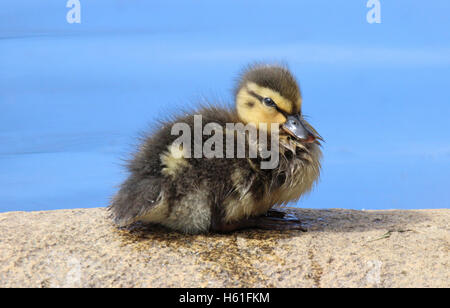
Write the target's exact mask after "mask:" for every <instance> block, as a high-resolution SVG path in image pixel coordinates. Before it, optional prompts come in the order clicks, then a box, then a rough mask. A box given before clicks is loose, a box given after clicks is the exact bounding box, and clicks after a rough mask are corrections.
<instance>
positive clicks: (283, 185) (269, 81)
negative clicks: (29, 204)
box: [108, 64, 323, 234]
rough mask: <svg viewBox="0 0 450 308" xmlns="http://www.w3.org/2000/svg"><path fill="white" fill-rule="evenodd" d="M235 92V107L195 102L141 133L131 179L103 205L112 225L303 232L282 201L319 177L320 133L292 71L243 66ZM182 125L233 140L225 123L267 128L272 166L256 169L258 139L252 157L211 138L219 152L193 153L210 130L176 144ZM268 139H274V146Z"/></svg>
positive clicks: (191, 231) (200, 230)
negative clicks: (311, 121) (305, 111)
mask: <svg viewBox="0 0 450 308" xmlns="http://www.w3.org/2000/svg"><path fill="white" fill-rule="evenodd" d="M234 94H235V95H234V96H235V108H227V107H223V106H214V105H204V106H200V107H198V108H197V109H196V110H194V111H192V112H185V113H183V114H181V115H178V116H175V117H173V118H172V119H169V120H165V121H162V122H161V123H159V126H158V128H157V129H156V130H154V131H153V132H152V133H149V134H148V135H147V136H146V137H144V138H143V142H142V144H141V146H140V147H139V149H138V150H137V151H136V153H135V154H134V155H133V157H132V159H131V160H129V162H128V165H127V168H128V171H129V177H128V178H127V179H126V181H125V182H124V183H122V184H121V186H120V189H119V191H118V192H117V194H116V195H115V196H114V197H113V198H112V200H111V202H110V205H109V207H108V208H109V210H110V212H111V214H112V217H113V219H114V221H115V223H116V224H117V225H118V226H126V225H129V224H131V223H134V222H136V221H141V222H143V223H152V224H161V225H163V226H165V227H168V228H169V229H173V230H177V231H181V232H184V233H189V234H196V233H205V232H231V231H234V230H238V229H243V228H261V229H275V230H292V229H295V230H304V229H303V227H302V225H301V223H300V221H299V220H298V219H297V217H295V216H294V215H292V214H289V213H287V212H285V211H283V210H282V208H281V206H282V205H285V204H287V203H288V202H291V201H296V200H298V199H299V198H300V197H301V196H302V195H303V194H305V193H306V192H308V191H310V190H311V188H312V187H313V186H314V184H315V183H316V182H317V180H318V178H319V174H320V169H321V165H320V160H321V156H322V153H321V150H320V147H321V141H323V139H322V137H321V136H320V135H319V134H318V133H317V131H316V130H315V129H314V128H313V127H312V126H311V125H310V124H309V123H308V122H307V121H306V120H305V119H304V118H303V116H302V112H301V106H302V96H301V92H300V88H299V86H298V83H297V81H296V79H295V77H294V76H293V75H292V73H291V72H290V71H289V69H288V68H287V67H286V66H284V65H278V64H253V65H249V66H248V67H246V68H245V69H244V70H243V72H242V73H241V75H240V77H239V79H238V82H237V86H236V87H235V93H234ZM199 116H201V120H202V123H201V125H200V126H199V124H198V123H197V122H198V118H199ZM180 123H181V124H183V125H184V126H183V127H184V128H188V129H190V130H191V132H193V131H195V130H197V132H198V129H199V127H200V131H201V132H204V130H205V129H206V127H207V126H208V125H210V124H214V125H215V126H214V127H215V130H214V131H216V132H218V131H222V132H225V133H223V136H219V137H218V139H215V140H216V141H223V142H224V143H225V139H226V138H227V137H230V138H232V141H233V142H234V141H237V139H239V136H238V135H239V130H237V131H238V133H237V132H236V131H232V132H230V129H229V126H228V125H229V124H242V125H245V127H246V128H248V127H250V128H255V129H256V132H257V134H258V136H260V135H261V136H262V134H266V135H267V134H268V133H270V136H269V137H268V139H267V140H270V142H269V141H267V147H268V148H269V147H270V150H276V151H273V153H275V155H276V157H275V158H277V162H278V164H276V165H275V166H274V167H272V168H263V167H262V164H263V162H266V163H267V162H268V160H267V155H266V157H263V156H264V155H262V154H263V152H262V151H261V144H262V142H261V143H260V142H259V141H257V142H256V143H257V144H258V146H257V147H256V149H257V150H256V154H255V153H253V154H254V155H253V156H251V155H250V152H251V151H250V150H249V151H245V153H244V154H243V155H242V154H241V156H239V155H236V154H237V150H236V148H234V146H233V148H232V149H231V151H229V152H227V155H225V154H224V153H225V152H226V151H227V150H229V148H230V145H229V144H228V143H227V144H226V146H223V149H220V147H219V146H218V145H217V144H215V145H214V146H212V147H211V149H213V150H217V151H218V153H219V154H223V155H215V156H211V155H207V153H202V151H200V153H199V152H198V151H197V150H198V149H199V148H198V145H199V143H202V144H203V145H205V144H206V143H207V142H208V140H209V139H208V137H209V136H208V134H202V136H201V140H200V142H199V141H198V140H194V139H195V138H193V137H192V134H188V133H186V135H187V136H188V137H187V138H188V139H187V140H188V142H186V143H183V144H181V143H180V142H178V141H179V140H178V138H179V137H180V136H179V134H178V135H177V134H174V129H173V128H174V127H175V125H176V124H180ZM175 131H177V130H175ZM209 131H210V133H211V134H212V130H211V129H209ZM275 131H276V132H277V134H272V133H273V132H275ZM179 132H180V130H178V133H179ZM183 132H185V131H184V130H183ZM211 134H210V135H211ZM241 134H243V135H244V136H246V137H245V138H244V139H241V140H244V144H245V145H246V146H248V147H249V148H250V147H251V144H252V140H253V139H251V138H249V133H248V131H247V130H245V131H244V132H243V133H242V132H241ZM214 136H216V135H214ZM194 137H196V136H194ZM211 138H212V137H211ZM273 140H277V143H274V145H272V143H271V142H272V141H273ZM253 143H254V142H253ZM202 144H200V149H202V148H201V145H202ZM269 144H270V146H269ZM227 148H228V149H227ZM196 151H197V152H196ZM203 152H204V151H203ZM230 153H231V154H232V155H228V154H230ZM271 153H272V152H271ZM216 154H217V152H216ZM272 158H273V157H272ZM272 158H271V159H272Z"/></svg>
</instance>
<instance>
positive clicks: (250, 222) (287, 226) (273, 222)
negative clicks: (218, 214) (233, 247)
mask: <svg viewBox="0 0 450 308" xmlns="http://www.w3.org/2000/svg"><path fill="white" fill-rule="evenodd" d="M252 228H257V229H264V230H279V231H284V230H299V231H304V232H306V229H305V228H304V227H303V226H302V225H301V223H300V220H298V218H297V217H296V216H295V215H293V214H290V213H287V212H284V211H281V210H275V209H271V210H269V211H268V212H267V213H266V214H265V215H263V216H257V217H249V218H245V219H242V220H240V221H235V222H232V223H223V222H216V223H213V225H212V226H211V229H212V231H215V232H232V231H235V230H240V229H252Z"/></svg>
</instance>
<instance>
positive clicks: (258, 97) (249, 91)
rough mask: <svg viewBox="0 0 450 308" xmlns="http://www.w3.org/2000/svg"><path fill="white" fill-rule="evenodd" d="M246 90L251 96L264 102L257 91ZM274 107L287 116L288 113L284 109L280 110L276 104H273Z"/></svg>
mask: <svg viewBox="0 0 450 308" xmlns="http://www.w3.org/2000/svg"><path fill="white" fill-rule="evenodd" d="M247 92H248V94H250V95H251V96H253V97H255V98H256V99H258V100H259V101H260V102H261V103H264V97H262V96H261V95H258V94H257V93H255V92H253V91H252V90H248V89H247ZM274 107H275V108H276V109H277V110H278V112H280V113H281V114H283V115H284V116H287V114H288V113H287V112H286V111H284V110H281V109H280V108H279V107H278V106H277V105H276V104H275V105H274Z"/></svg>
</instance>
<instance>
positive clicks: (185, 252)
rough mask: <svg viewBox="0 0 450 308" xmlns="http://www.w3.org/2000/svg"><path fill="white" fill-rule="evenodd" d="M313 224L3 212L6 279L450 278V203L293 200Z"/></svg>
mask: <svg viewBox="0 0 450 308" xmlns="http://www.w3.org/2000/svg"><path fill="white" fill-rule="evenodd" d="M289 210H290V211H292V212H293V213H295V214H296V215H297V216H298V217H299V218H300V219H302V221H303V223H304V225H305V226H306V227H307V228H308V229H309V231H308V232H299V231H289V232H279V231H261V230H247V231H241V232H235V233H232V234H227V235H222V234H210V235H184V234H180V233H176V232H171V231H168V230H165V229H163V228H161V227H154V226H152V227H149V226H144V225H140V224H135V225H133V226H132V227H130V228H128V229H117V228H116V227H115V226H114V225H113V224H112V222H111V221H110V220H109V218H108V213H107V211H106V210H105V209H103V208H96V209H75V210H57V211H44V212H8V213H0V287H449V286H450V283H449V268H450V267H449V247H450V245H449V227H448V222H449V221H450V210H448V209H442V210H402V211H400V210H391V211H354V210H340V209H331V210H309V209H289Z"/></svg>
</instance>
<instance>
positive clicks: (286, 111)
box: [235, 64, 321, 143]
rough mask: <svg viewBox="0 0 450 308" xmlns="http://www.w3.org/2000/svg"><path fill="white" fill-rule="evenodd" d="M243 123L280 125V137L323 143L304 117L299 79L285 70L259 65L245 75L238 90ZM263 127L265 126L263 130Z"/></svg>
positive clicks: (237, 105)
mask: <svg viewBox="0 0 450 308" xmlns="http://www.w3.org/2000/svg"><path fill="white" fill-rule="evenodd" d="M235 93H236V110H237V114H238V117H239V120H240V121H241V122H242V123H244V124H249V123H252V124H254V125H256V127H258V128H260V129H261V127H267V129H269V130H270V127H271V124H272V123H277V124H279V125H280V128H281V130H280V135H283V134H284V135H286V136H290V137H293V138H295V139H296V140H297V141H299V142H302V143H312V142H315V141H316V140H317V139H321V138H320V136H319V134H318V133H317V132H316V131H315V130H314V128H312V126H311V125H310V124H309V123H308V122H306V120H305V119H303V117H302V113H301V107H302V96H301V92H300V88H299V86H298V84H297V81H296V79H295V77H294V76H293V75H292V74H291V72H290V71H289V70H288V69H287V68H286V67H284V66H280V65H266V64H257V65H252V66H250V67H248V68H247V69H246V70H244V72H243V73H242V75H241V77H240V79H239V82H238V86H237V87H236V92H235ZM260 124H265V125H264V126H261V125H260Z"/></svg>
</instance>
